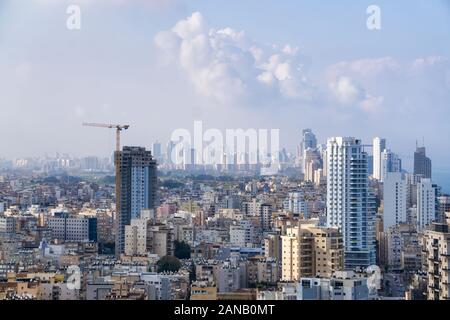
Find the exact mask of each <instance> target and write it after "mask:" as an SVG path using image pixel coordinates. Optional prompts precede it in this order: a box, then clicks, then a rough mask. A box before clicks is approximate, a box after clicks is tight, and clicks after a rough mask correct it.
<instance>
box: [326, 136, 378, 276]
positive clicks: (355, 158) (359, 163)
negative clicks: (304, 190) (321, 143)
mask: <svg viewBox="0 0 450 320" xmlns="http://www.w3.org/2000/svg"><path fill="white" fill-rule="evenodd" d="M327 162H328V175H327V225H328V226H329V227H338V228H339V229H340V230H341V232H342V235H343V238H344V251H345V266H346V267H348V268H353V267H357V266H362V267H367V266H369V265H372V264H374V263H375V231H374V217H375V205H374V201H373V197H372V196H371V194H370V193H369V187H368V174H367V168H368V164H367V153H366V152H364V151H363V146H362V144H361V140H358V139H355V138H350V137H335V138H330V139H328V143H327Z"/></svg>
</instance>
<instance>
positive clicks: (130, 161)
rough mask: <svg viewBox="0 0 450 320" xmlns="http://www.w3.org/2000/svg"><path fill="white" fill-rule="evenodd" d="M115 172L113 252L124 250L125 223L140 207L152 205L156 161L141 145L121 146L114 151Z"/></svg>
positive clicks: (139, 210) (154, 192)
mask: <svg viewBox="0 0 450 320" xmlns="http://www.w3.org/2000/svg"><path fill="white" fill-rule="evenodd" d="M115 157H116V165H118V168H117V170H116V173H117V174H118V175H119V177H118V178H119V181H120V183H119V185H118V186H117V187H116V256H120V254H121V253H124V249H125V226H126V225H130V222H131V219H136V218H140V214H141V211H142V210H143V209H155V205H156V190H157V189H156V183H157V177H156V161H155V160H154V159H153V157H152V154H151V152H150V151H146V150H145V148H141V147H124V148H123V150H122V151H117V152H116V153H115Z"/></svg>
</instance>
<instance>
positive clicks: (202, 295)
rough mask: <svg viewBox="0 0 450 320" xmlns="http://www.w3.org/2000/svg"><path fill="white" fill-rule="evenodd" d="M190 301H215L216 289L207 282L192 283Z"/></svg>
mask: <svg viewBox="0 0 450 320" xmlns="http://www.w3.org/2000/svg"><path fill="white" fill-rule="evenodd" d="M191 300H217V288H216V287H211V286H209V284H208V283H207V282H194V283H192V286H191Z"/></svg>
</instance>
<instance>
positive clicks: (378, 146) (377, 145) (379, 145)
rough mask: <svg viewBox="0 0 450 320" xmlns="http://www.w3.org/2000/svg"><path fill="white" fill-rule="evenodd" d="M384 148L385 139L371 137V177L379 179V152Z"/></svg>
mask: <svg viewBox="0 0 450 320" xmlns="http://www.w3.org/2000/svg"><path fill="white" fill-rule="evenodd" d="M384 149H386V139H381V138H379V137H376V138H374V139H373V177H374V178H375V179H378V180H381V177H382V176H381V153H382V152H383V151H384Z"/></svg>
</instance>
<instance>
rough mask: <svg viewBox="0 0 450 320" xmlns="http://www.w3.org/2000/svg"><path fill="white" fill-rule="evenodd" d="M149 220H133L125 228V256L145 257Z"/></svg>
mask: <svg viewBox="0 0 450 320" xmlns="http://www.w3.org/2000/svg"><path fill="white" fill-rule="evenodd" d="M147 223H148V222H147V220H146V219H131V223H130V225H129V226H125V255H127V256H143V255H145V254H146V253H147Z"/></svg>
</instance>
